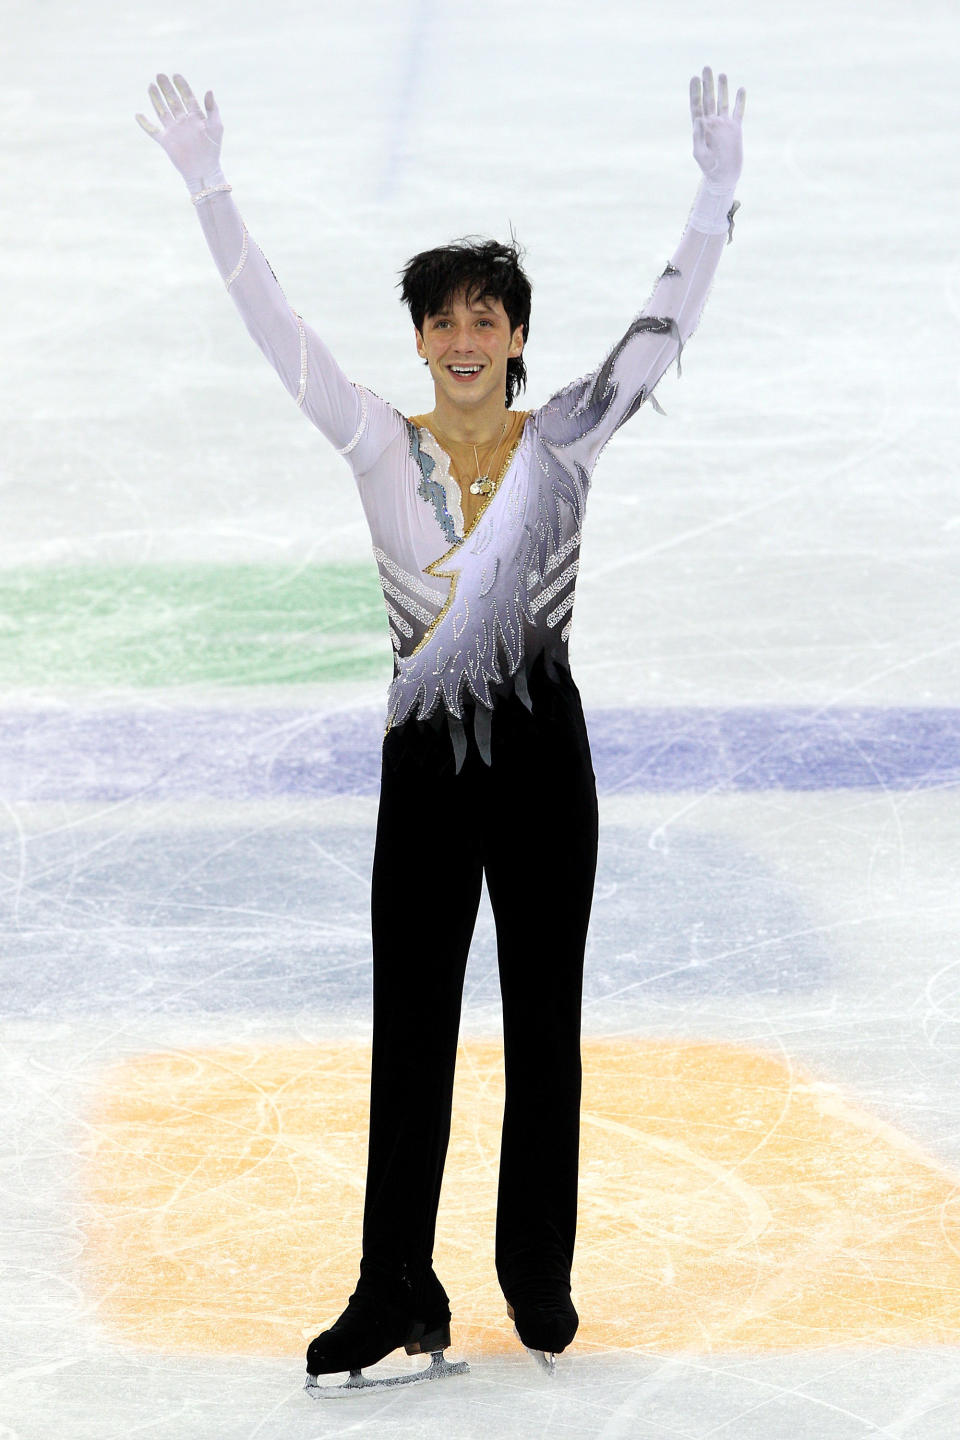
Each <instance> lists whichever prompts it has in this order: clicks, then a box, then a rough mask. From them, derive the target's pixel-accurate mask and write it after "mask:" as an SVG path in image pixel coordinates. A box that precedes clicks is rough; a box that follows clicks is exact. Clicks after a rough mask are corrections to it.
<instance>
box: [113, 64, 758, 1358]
mask: <svg viewBox="0 0 960 1440" xmlns="http://www.w3.org/2000/svg"><path fill="white" fill-rule="evenodd" d="M157 80H158V85H152V86H151V87H150V95H151V99H152V101H153V105H154V109H155V110H156V113H157V117H158V119H159V121H160V124H159V126H154V125H152V124H151V123H150V122H149V121H147V120H146V119H145V117H143V116H137V119H138V121H139V122H140V124H141V125H142V126H143V128H144V129H145V130H147V132H148V133H149V134H151V135H152V136H153V137H154V138H155V139H156V140H157V141H158V142H159V143H160V144H161V145H162V146H163V148H164V149H165V150H166V152H167V154H168V155H169V156H170V158H171V160H172V161H173V162H174V164H175V165H176V166H177V168H178V170H179V171H180V173H181V175H182V176H183V177H184V179H185V180H186V183H187V186H188V189H189V191H190V194H191V198H192V200H193V202H194V204H195V205H196V207H197V213H198V215H199V218H200V223H201V225H202V227H203V231H204V234H205V235H206V238H207V241H208V244H209V246H210V249H211V251H212V253H213V256H214V259H215V261H216V263H217V265H218V267H219V270H220V273H221V275H222V276H223V278H224V280H225V283H226V286H227V289H228V290H229V291H230V293H231V295H232V296H233V298H234V300H235V302H236V304H237V307H238V309H239V311H240V314H241V316H242V317H243V320H244V322H245V324H246V325H247V328H248V330H249V331H250V333H251V335H252V336H253V338H254V340H255V341H256V343H257V344H258V345H259V347H260V348H261V350H263V352H264V354H265V355H266V356H267V358H268V359H269V360H270V362H271V364H272V365H273V366H274V368H275V369H276V370H277V372H278V373H279V375H280V377H281V379H282V381H283V383H284V384H285V386H286V387H287V389H288V390H289V392H290V393H291V395H293V396H295V398H296V402H297V404H298V406H299V407H300V408H301V409H302V410H303V411H304V412H305V413H306V414H307V416H308V417H309V418H310V420H312V421H313V423H314V424H315V425H316V426H317V427H318V428H319V429H320V430H321V431H322V432H323V434H324V435H325V436H326V437H327V438H328V439H329V440H330V441H331V442H332V443H333V444H334V445H335V446H336V448H337V450H338V452H339V453H340V454H342V455H344V456H345V457H346V458H347V460H348V463H349V464H350V466H351V468H352V470H353V473H354V476H355V478H356V481H357V486H358V489H359V493H360V498H361V501H362V503H363V506H364V510H365V513H366V517H367V521H368V524H369V526H370V531H371V535H372V538H373V544H374V555H375V557H376V560H377V563H378V567H379V573H380V582H381V586H382V588H383V591H384V598H385V601H386V606H387V613H388V617H389V625H390V633H391V639H392V642H393V647H394V677H393V682H392V684H391V687H390V693H389V697H388V722H387V733H386V737H385V739H384V745H383V765H382V778H381V794H380V811H379V818H378V825H377V840H376V851H375V857H374V868H373V883H372V921H373V1013H374V1021H373V1065H372V1077H371V1105H370V1138H369V1154H368V1168H367V1183H366V1197H365V1205H364V1221H363V1254H362V1258H361V1262H360V1279H359V1282H358V1284H357V1288H356V1290H355V1292H354V1294H353V1295H352V1296H351V1297H350V1301H349V1304H348V1306H347V1309H346V1310H345V1311H344V1313H343V1315H341V1317H340V1319H339V1320H338V1321H337V1322H336V1324H335V1325H334V1326H332V1327H331V1329H329V1330H327V1331H325V1332H324V1333H323V1334H322V1335H320V1336H318V1337H317V1339H316V1340H314V1341H313V1342H312V1344H311V1345H310V1347H309V1350H308V1354H307V1368H308V1372H309V1374H310V1375H311V1376H314V1377H315V1376H317V1375H320V1374H327V1373H331V1372H334V1371H343V1370H350V1371H351V1372H352V1379H353V1381H354V1384H355V1385H358V1386H359V1385H369V1384H371V1383H373V1382H370V1381H364V1380H363V1379H362V1377H360V1376H359V1375H358V1374H357V1373H356V1372H359V1371H360V1369H361V1367H363V1366H365V1365H372V1364H375V1363H376V1362H377V1361H378V1360H380V1359H382V1358H383V1357H384V1356H385V1355H387V1354H389V1353H390V1351H392V1350H394V1349H396V1348H398V1347H399V1346H401V1345H403V1346H405V1347H406V1350H407V1352H408V1353H409V1354H415V1353H427V1352H428V1351H429V1352H432V1353H433V1354H434V1365H433V1366H432V1367H431V1370H430V1371H424V1372H421V1374H422V1375H424V1376H426V1375H429V1376H433V1375H435V1374H438V1373H444V1371H446V1372H447V1373H449V1372H450V1371H451V1370H452V1369H454V1368H456V1367H448V1366H446V1364H445V1362H444V1361H443V1359H442V1354H441V1353H440V1352H442V1350H443V1349H444V1348H445V1347H446V1346H448V1345H449V1344H450V1318H451V1316H450V1308H449V1304H448V1297H447V1295H446V1292H445V1291H444V1289H443V1286H442V1285H441V1283H440V1281H439V1280H438V1278H437V1276H436V1275H435V1273H434V1270H433V1264H432V1256H433V1244H434V1232H435V1227H436V1215H437V1205H438V1200H439V1194H440V1184H441V1179H442V1175H443V1164H444V1159H445V1156H446V1148H447V1141H448V1137H449V1128H450V1107H451V1096H452V1089H453V1075H454V1063H455V1057H456V1048H457V1038H458V1031H459V1022H460V1006H461V997H462V988H463V978H464V969H465V965H466V960H467V952H468V949H469V945H470V940H471V937H472V933H473V927H474V922H475V919H476V914H477V907H478V904H479V898H480V890H481V882H482V879H483V876H484V875H485V876H486V880H487V887H488V891H489V895H490V900H491V904H492V907H493V912H494V917H495V920H496V929H497V951H498V964H499V970H500V984H501V993H502V999H503V1021H504V1049H505V1067H506V1104H505V1110H504V1121H503V1138H502V1149H501V1162H500V1180H499V1192H498V1204H497V1235H496V1265H497V1274H498V1278H499V1281H500V1284H501V1287H502V1289H503V1293H504V1296H505V1298H506V1301H507V1306H508V1313H509V1314H510V1317H511V1318H512V1319H513V1320H514V1321H515V1326H516V1330H517V1333H518V1335H519V1337H520V1339H521V1341H522V1343H523V1344H524V1345H525V1346H526V1347H527V1348H528V1349H529V1350H530V1351H531V1352H534V1353H535V1354H536V1355H538V1356H539V1357H540V1359H541V1360H542V1362H543V1363H545V1364H546V1365H547V1366H548V1367H552V1365H553V1359H554V1356H555V1355H556V1354H557V1353H558V1352H560V1351H562V1350H563V1349H565V1347H566V1346H567V1345H568V1344H569V1343H570V1342H571V1340H572V1339H573V1337H574V1335H575V1333H576V1329H577V1325H578V1316H577V1312H576V1310H575V1308H574V1306H573V1303H572V1301H571V1298H570V1267H571V1262H572V1259H573V1250H574V1238H575V1232H576V1209H577V1163H578V1148H579V1106H580V1082H581V1070H580V1050H579V1041H580V1010H581V993H582V980H583V955H584V944H585V940H586V932H587V923H588V920H589V915H590V905H591V900H592V894H593V882H594V874H595V869H596V847H597V800H596V786H595V781H594V774H593V769H592V766H591V762H590V749H589V742H588V738H587V733H586V729H585V726H584V721H583V712H582V709H581V706H580V697H579V693H578V691H577V688H576V686H575V685H574V683H573V680H572V678H571V675H570V669H569V661H568V638H569V633H570V625H571V612H572V607H573V598H574V584H575V579H576V573H577V568H578V564H579V548H580V537H581V528H582V523H583V517H584V509H585V505H586V499H587V492H588V489H589V484H590V476H591V473H592V470H593V466H594V464H595V462H596V459H597V457H598V455H599V453H600V451H601V449H602V448H603V446H604V445H605V444H606V442H607V440H608V439H609V438H610V436H611V435H612V434H613V432H614V431H615V430H616V429H617V428H618V427H619V426H620V425H622V424H623V423H624V421H625V420H627V419H629V418H630V417H631V416H632V415H633V414H635V413H636V411H637V410H638V409H639V408H640V406H641V405H642V404H643V403H644V401H645V400H646V399H648V398H649V397H650V396H651V393H652V391H653V388H654V386H655V385H656V384H657V382H658V381H659V379H660V377H661V376H662V375H663V373H664V371H665V370H666V369H667V367H668V366H669V365H670V364H671V363H672V361H673V360H674V359H677V360H678V361H679V356H680V350H681V348H682V346H683V343H684V341H685V340H686V339H687V338H688V337H689V335H690V334H691V333H692V331H693V330H694V328H695V326H696V323H697V321H698V319H699V316H700V312H701V310H702V308H703V304H704V302H705V300H706V296H707V292H708V290H709V287H710V283H711V281H712V279H713V275H714V272H715V270H716V266H717V263H718V261H719V258H720V255H721V253H722V250H723V247H724V243H725V241H726V240H729V238H730V237H731V236H732V229H733V213H734V210H735V209H736V202H735V201H734V198H733V194H734V187H735V185H736V182H737V179H738V177H739V173H740V166H741V151H742V147H741V120H742V117H743V110H744V101H745V96H744V92H743V91H742V90H741V91H739V92H738V94H737V97H736V103H735V105H734V109H733V113H732V114H731V113H730V112H729V107H728V96H727V81H726V77H725V76H724V75H721V76H720V77H719V84H718V89H717V92H716V93H715V91H714V82H713V75H712V73H711V71H710V70H709V69H705V70H704V71H703V76H702V80H701V79H700V78H697V77H695V78H694V80H692V81H691V88H690V104H691V115H692V118H693V127H694V155H695V157H696V159H697V162H698V164H699V165H700V167H701V169H702V170H703V180H702V182H701V184H700V188H699V190H698V192H697V195H696V198H695V201H694V206H693V210H692V211H691V214H690V218H689V220H688V223H687V226H686V229H685V230H684V232H683V235H682V237H681V240H680V243H679V245H678V247H677V250H676V252H675V254H674V255H673V257H672V259H671V261H670V263H669V264H668V265H667V267H666V269H665V270H664V271H663V274H662V275H661V276H660V277H659V279H658V281H657V283H656V286H655V288H654V290H653V293H652V295H651V297H650V300H649V301H648V302H647V304H646V305H645V307H644V309H643V310H642V311H641V313H640V315H639V316H638V317H637V319H636V320H634V321H633V322H632V324H631V325H630V326H629V328H628V329H627V331H626V333H625V334H624V336H623V337H622V338H621V339H620V340H619V341H618V343H617V344H616V346H615V347H614V349H613V350H612V351H611V353H610V354H609V355H608V356H607V358H606V360H604V362H603V363H602V364H601V365H600V366H599V367H598V369H597V370H595V371H594V372H593V373H592V374H591V375H589V376H587V377H586V378H585V379H582V380H577V381H575V382H574V383H573V384H571V385H569V386H567V387H566V388H565V389H563V390H561V391H560V392H558V393H557V394H556V395H554V396H553V397H552V398H551V399H550V400H548V401H547V403H546V404H545V405H543V406H541V407H540V408H539V409H537V410H534V411H532V412H514V411H513V410H512V409H511V408H510V407H511V404H512V401H513V399H514V396H515V394H516V392H517V389H518V387H519V386H520V385H522V384H524V383H525V378H526V374H525V368H524V361H523V350H524V345H525V343H526V340H527V338H528V335H529V318H530V285H529V281H528V280H527V278H526V276H525V275H524V273H523V270H522V267H521V265H520V255H519V251H518V250H517V247H516V246H515V245H498V244H497V243H496V242H493V241H487V242H469V241H459V242H455V243H454V244H452V245H448V246H444V247H441V248H440V249H437V250H431V251H425V252H423V253H422V254H420V255H417V256H414V258H413V259H412V260H411V261H409V262H408V264H407V265H406V267H405V268H404V271H403V281H402V287H403V290H402V293H403V299H404V301H405V302H406V303H407V305H408V307H409V309H410V312H411V317H412V319H413V322H414V328H415V338H416V347H417V352H418V354H419V355H420V357H421V358H422V359H423V360H425V362H426V364H427V366H428V367H429V371H430V377H431V379H432V381H433V387H434V405H433V409H432V410H431V411H430V412H429V413H427V414H424V415H419V416H415V417H413V418H407V417H404V416H402V415H400V414H399V413H398V412H397V411H396V410H395V409H394V408H393V407H392V406H390V405H388V404H386V403H385V402H384V401H383V400H381V399H380V398H379V397H378V396H376V395H373V394H372V393H371V392H370V391H367V390H365V389H364V388H363V387H362V386H358V385H354V384H352V383H350V382H349V381H348V380H347V379H346V377H345V376H344V375H343V373H342V372H341V371H340V369H339V368H338V366H337V365H336V362H335V361H334V360H333V357H332V356H331V355H330V353H329V351H328V350H327V349H326V347H325V345H324V344H323V342H322V341H321V339H320V338H319V336H318V335H316V334H315V332H314V331H313V330H311V329H310V328H309V327H308V326H307V325H305V324H304V322H303V321H302V319H301V318H300V317H299V315H297V314H296V312H294V311H293V310H291V308H290V306H289V305H288V303H287V302H286V300H285V298H284V296H283V292H282V291H281V289H280V287H279V285H278V283H277V280H276V277H275V276H274V274H273V271H272V270H271V268H270V266H269V265H268V264H267V262H266V260H265V259H264V257H263V256H262V254H261V253H260V251H259V250H258V249H257V247H256V246H255V245H254V244H252V242H251V240H250V237H249V235H248V233H247V230H246V227H245V225H244V224H243V221H242V219H241V218H240V215H239V213H238V211H237V209H236V206H235V205H234V202H233V200H232V199H231V197H230V188H231V187H230V186H229V185H228V184H227V182H226V180H225V179H224V176H223V172H222V170H221V168H220V158H219V157H220V144H221V139H222V135H223V126H222V123H221V121H220V115H219V111H218V109H217V106H216V104H215V102H214V99H213V95H212V93H211V92H209V91H208V92H207V95H206V97H205V102H204V108H203V109H201V108H200V105H199V104H198V102H197V100H196V99H195V97H194V95H193V93H192V91H191V90H190V87H189V86H188V85H187V82H186V81H185V80H184V79H183V77H182V76H174V77H173V82H171V81H170V80H169V79H168V77H167V76H165V75H159V76H158V77H157ZM653 403H654V404H656V402H655V401H654V402H653ZM461 1368H462V1367H461Z"/></svg>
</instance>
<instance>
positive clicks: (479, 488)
mask: <svg viewBox="0 0 960 1440" xmlns="http://www.w3.org/2000/svg"><path fill="white" fill-rule="evenodd" d="M492 489H493V482H492V480H491V479H490V476H489V475H478V476H477V478H476V480H474V482H473V484H472V485H471V486H470V494H471V495H489V494H490V491H491V490H492Z"/></svg>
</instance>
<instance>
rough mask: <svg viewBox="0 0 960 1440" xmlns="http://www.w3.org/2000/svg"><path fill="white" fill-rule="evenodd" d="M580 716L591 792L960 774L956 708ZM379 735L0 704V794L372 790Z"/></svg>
mask: <svg viewBox="0 0 960 1440" xmlns="http://www.w3.org/2000/svg"><path fill="white" fill-rule="evenodd" d="M494 723H496V722H494ZM587 723H588V727H589V730H590V736H591V745H592V750H593V759H594V769H595V771H596V775H597V784H598V788H599V789H600V791H601V793H608V794H609V793H613V792H626V791H651V792H655V791H678V790H694V791H704V790H713V789H719V790H729V791H737V790H751V791H755V790H767V789H770V790H776V789H783V790H842V789H859V788H864V789H891V790H914V789H930V788H935V787H941V786H945V785H955V784H957V783H958V782H960V710H957V709H947V708H943V709H920V708H917V709H881V708H875V709H857V710H848V709H829V708H823V709H815V708H812V707H811V708H806V709H788V708H783V709H776V708H771V709H661V710H600V711H596V712H594V713H592V714H589V713H588V715H587ZM381 736H382V721H381V712H379V711H374V710H371V709H365V710H354V711H349V712H344V711H341V712H335V713H326V714H320V713H317V712H315V711H310V710H305V709H293V708H291V709H281V708H274V709H246V710H233V711H231V710H213V709H209V710H202V709H188V708H173V707H170V706H166V707H163V708H161V707H160V706H157V707H156V708H151V709H146V708H143V709H136V710H122V709H114V710H107V709H104V710H101V711H89V710H78V709H70V708H68V707H67V706H64V707H63V708H60V709H54V708H47V709H44V710H34V711H29V710H20V711H9V710H8V711H5V712H2V713H0V796H3V797H4V798H6V799H7V800H37V801H41V800H60V801H74V802H83V801H95V802H99V801H104V800H106V801H114V800H123V799H127V798H129V797H134V796H138V797H141V798H143V799H153V798H157V799H163V798H167V797H177V796H181V797H190V796H196V797H206V798H212V799H223V800H243V799H263V798H267V797H270V796H277V797H280V796H300V797H309V796H315V795H368V794H375V793H376V791H377V788H378V785H379V775H380V741H381Z"/></svg>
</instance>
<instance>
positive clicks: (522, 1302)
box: [506, 1279, 580, 1375]
mask: <svg viewBox="0 0 960 1440" xmlns="http://www.w3.org/2000/svg"><path fill="white" fill-rule="evenodd" d="M506 1300H507V1314H508V1315H509V1316H510V1319H511V1320H512V1321H513V1328H514V1331H515V1332H516V1335H517V1338H518V1339H519V1340H520V1343H521V1344H522V1345H523V1347H524V1348H525V1349H526V1350H527V1351H528V1352H529V1354H531V1355H532V1356H533V1358H534V1360H536V1362H537V1364H538V1365H539V1366H540V1367H541V1368H542V1369H543V1370H546V1371H547V1372H548V1373H549V1374H550V1375H553V1374H554V1373H555V1371H556V1357H557V1356H558V1355H559V1354H560V1352H561V1351H562V1350H565V1349H566V1348H567V1346H568V1345H569V1344H570V1342H571V1340H572V1339H573V1337H574V1335H576V1333H577V1329H578V1327H579V1325H580V1316H579V1315H578V1314H577V1312H576V1310H575V1309H574V1306H573V1301H572V1300H571V1299H570V1286H569V1285H567V1286H566V1287H564V1286H562V1285H560V1284H559V1283H558V1282H557V1281H556V1280H553V1279H551V1280H540V1281H536V1280H525V1281H522V1282H519V1283H517V1284H515V1285H512V1286H511V1287H510V1291H509V1294H507V1295H506Z"/></svg>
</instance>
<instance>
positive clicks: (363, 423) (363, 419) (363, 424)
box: [337, 385, 367, 455]
mask: <svg viewBox="0 0 960 1440" xmlns="http://www.w3.org/2000/svg"><path fill="white" fill-rule="evenodd" d="M353 388H354V390H356V392H357V394H358V395H359V396H360V423H359V425H358V426H357V432H356V434H355V435H354V437H353V439H352V440H351V441H350V443H349V444H348V445H344V447H343V449H342V450H338V451H337V454H338V455H349V454H350V451H351V450H353V449H355V448H356V446H357V445H359V444H360V441H361V440H362V439H363V432H364V430H366V428H367V392H366V391H365V390H364V388H363V386H362V385H354V387H353Z"/></svg>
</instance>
